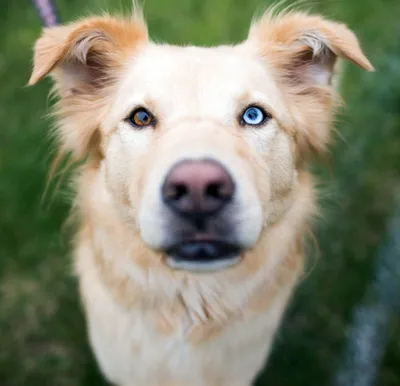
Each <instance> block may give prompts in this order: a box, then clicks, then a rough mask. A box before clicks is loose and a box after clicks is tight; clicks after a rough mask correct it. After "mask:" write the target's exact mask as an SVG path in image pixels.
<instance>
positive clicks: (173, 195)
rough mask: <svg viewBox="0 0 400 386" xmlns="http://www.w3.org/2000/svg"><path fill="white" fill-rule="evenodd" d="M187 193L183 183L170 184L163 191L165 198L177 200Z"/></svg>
mask: <svg viewBox="0 0 400 386" xmlns="http://www.w3.org/2000/svg"><path fill="white" fill-rule="evenodd" d="M188 194H189V190H188V188H187V186H185V185H184V184H175V185H170V186H169V187H168V189H167V190H166V191H165V193H164V196H165V198H166V199H167V200H175V201H178V200H180V199H182V198H183V197H185V196H186V195H188Z"/></svg>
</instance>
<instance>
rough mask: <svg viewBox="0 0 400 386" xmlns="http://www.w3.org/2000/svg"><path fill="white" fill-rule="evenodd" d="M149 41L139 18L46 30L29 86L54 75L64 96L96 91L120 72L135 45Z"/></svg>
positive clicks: (91, 21) (95, 20) (89, 21)
mask: <svg viewBox="0 0 400 386" xmlns="http://www.w3.org/2000/svg"><path fill="white" fill-rule="evenodd" d="M147 39H148V36H147V28H146V26H145V24H144V22H143V21H142V20H141V19H139V18H136V20H133V21H131V20H118V19H115V18H111V17H99V18H89V19H86V20H83V21H81V22H77V23H72V24H70V25H66V26H60V27H52V28H48V29H45V30H44V32H43V35H42V36H41V37H40V38H39V39H38V41H37V42H36V45H35V50H34V51H35V54H34V63H33V72H32V75H31V78H30V80H29V85H33V84H35V83H37V82H38V81H40V80H41V79H42V78H43V77H44V76H46V75H47V74H49V73H52V75H53V76H54V78H55V82H56V86H58V87H59V88H60V91H61V92H66V91H69V92H72V93H79V92H85V90H87V88H88V87H89V89H96V88H97V87H100V86H101V85H102V84H103V82H106V81H107V79H108V77H109V76H112V74H115V72H116V71H118V69H119V68H120V67H121V66H122V64H123V63H124V59H125V58H126V57H127V55H129V54H132V49H133V48H134V46H135V45H137V44H139V43H141V42H143V41H147ZM110 70H111V71H110Z"/></svg>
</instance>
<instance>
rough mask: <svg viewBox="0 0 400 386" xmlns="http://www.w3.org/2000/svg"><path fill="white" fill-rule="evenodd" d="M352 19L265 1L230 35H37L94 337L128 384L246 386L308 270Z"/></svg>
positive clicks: (91, 21) (38, 65)
mask: <svg viewBox="0 0 400 386" xmlns="http://www.w3.org/2000/svg"><path fill="white" fill-rule="evenodd" d="M338 56H339V57H342V58H345V59H348V60H350V61H352V62H353V63H355V64H357V65H358V66H360V67H361V68H363V69H365V70H372V69H373V68H372V66H371V64H370V63H369V61H368V60H367V58H366V57H365V56H364V55H363V53H362V51H361V49H360V47H359V44H358V42H357V39H356V37H355V36H354V35H353V33H352V32H350V31H349V30H348V29H347V28H346V27H345V26H344V25H341V24H337V23H334V22H331V21H327V20H324V19H322V18H321V17H318V16H309V15H307V14H303V13H297V12H293V13H290V12H289V13H280V14H278V15H273V14H272V12H267V13H266V14H265V15H264V16H263V17H262V18H261V19H260V20H259V21H257V22H255V23H253V25H252V26H251V29H250V33H249V36H248V38H247V40H245V41H244V42H242V43H240V44H238V45H234V46H220V47H213V48H197V47H176V46H171V45H167V44H155V43H153V42H152V41H150V40H149V38H148V34H147V29H146V25H145V22H144V21H143V18H142V16H141V13H140V12H137V11H136V12H135V14H134V17H133V18H132V19H126V20H123V19H117V18H113V17H99V18H87V19H84V20H82V21H78V22H76V23H72V24H69V25H66V26H61V27H54V28H51V29H46V30H45V31H44V34H43V36H42V37H41V38H40V39H39V40H38V42H37V44H36V47H35V58H34V69H33V74H32V77H31V79H30V84H34V83H36V82H38V81H39V80H40V79H42V78H43V77H44V76H45V75H47V74H49V73H51V74H52V76H53V78H54V81H55V88H56V92H57V94H58V95H59V97H60V100H59V104H58V105H57V106H56V113H57V115H58V122H59V125H58V128H57V134H58V138H59V144H60V149H61V153H71V154H72V156H73V157H74V158H75V159H76V160H85V162H84V163H83V166H82V167H81V169H80V171H79V176H78V178H77V180H76V190H77V195H76V199H75V206H74V210H75V213H77V214H78V215H79V221H80V226H79V232H78V235H77V239H76V247H75V263H76V271H77V274H78V276H79V280H80V290H81V294H82V298H83V303H84V307H85V311H86V315H87V322H88V327H89V336H90V342H91V345H92V347H93V350H94V353H95V355H96V358H97V360H98V363H99V365H100V368H101V369H102V372H103V373H104V375H105V376H106V378H107V379H108V380H109V381H111V382H113V383H115V384H116V385H122V386H156V385H163V386H166V385H174V386H176V385H181V386H183V385H184V386H249V385H250V384H251V383H252V382H253V380H254V379H255V377H256V375H257V373H258V372H259V371H260V369H261V368H262V366H263V364H264V362H265V360H266V358H267V356H268V353H269V351H270V348H271V344H272V342H273V338H274V334H275V331H276V329H277V327H278V325H279V322H280V319H281V317H282V313H283V311H284V309H285V306H286V305H287V303H288V300H289V298H290V295H291V293H292V290H293V287H294V285H295V283H296V281H297V280H298V278H299V276H300V275H301V272H302V267H303V260H304V258H303V250H302V244H303V238H304V235H305V233H306V231H307V223H308V220H309V219H310V217H311V216H312V214H313V212H314V195H313V183H312V177H311V176H310V174H309V172H308V171H307V168H306V167H307V160H308V159H309V157H310V155H311V154H312V153H322V152H324V151H325V148H326V145H327V143H328V140H329V137H330V124H331V120H332V115H333V110H334V107H335V104H336V102H335V101H336V97H335V93H334V90H333V87H332V73H333V69H334V64H335V61H336V58H337V57H338Z"/></svg>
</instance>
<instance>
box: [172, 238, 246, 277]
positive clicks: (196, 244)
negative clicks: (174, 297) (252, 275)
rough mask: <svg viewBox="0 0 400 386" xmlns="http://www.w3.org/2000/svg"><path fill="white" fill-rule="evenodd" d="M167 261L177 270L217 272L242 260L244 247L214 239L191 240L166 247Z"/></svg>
mask: <svg viewBox="0 0 400 386" xmlns="http://www.w3.org/2000/svg"><path fill="white" fill-rule="evenodd" d="M165 252H166V256H167V257H166V263H167V265H168V266H169V267H170V268H172V269H176V270H184V271H191V272H216V271H221V270H224V269H227V268H230V267H232V266H234V265H236V264H238V263H239V262H240V261H241V254H242V252H243V251H242V248H241V247H240V246H238V245H235V244H231V243H226V242H223V241H214V240H202V241H198V240H191V241H184V242H181V243H177V244H175V245H173V246H171V247H169V248H167V249H166V251H165Z"/></svg>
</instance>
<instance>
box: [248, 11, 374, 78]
mask: <svg viewBox="0 0 400 386" xmlns="http://www.w3.org/2000/svg"><path fill="white" fill-rule="evenodd" d="M249 39H250V40H255V41H258V42H259V44H260V48H261V52H262V54H264V55H266V56H267V57H268V60H269V61H270V62H271V64H272V65H274V66H277V67H280V68H282V69H284V70H285V71H286V72H287V73H288V75H290V76H291V77H292V79H293V80H294V81H296V80H297V81H299V82H304V83H310V84H314V85H329V84H331V78H332V72H333V68H334V64H335V62H336V59H337V57H341V58H343V59H347V60H349V61H351V62H353V63H354V64H356V65H358V66H359V67H361V68H362V69H364V70H367V71H373V70H374V68H373V67H372V65H371V63H370V62H369V61H368V59H367V58H366V57H365V55H364V54H363V52H362V50H361V48H360V45H359V43H358V40H357V38H356V36H355V35H354V34H353V32H351V31H350V30H349V29H348V28H347V27H346V26H345V25H343V24H339V23H335V22H332V21H328V20H324V19H322V18H321V17H319V16H308V15H306V14H303V13H289V14H286V15H285V14H282V15H279V14H278V15H276V16H273V15H271V14H270V13H267V14H265V15H264V16H263V17H262V18H261V19H260V20H259V21H258V22H256V23H254V24H253V25H252V27H251V29H250V34H249Z"/></svg>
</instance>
